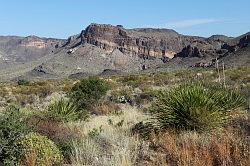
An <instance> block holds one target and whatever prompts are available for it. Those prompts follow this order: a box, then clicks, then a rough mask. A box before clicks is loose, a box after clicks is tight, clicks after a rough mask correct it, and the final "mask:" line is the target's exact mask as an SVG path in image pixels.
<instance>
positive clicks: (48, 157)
mask: <svg viewBox="0 0 250 166" xmlns="http://www.w3.org/2000/svg"><path fill="white" fill-rule="evenodd" d="M17 145H18V146H19V148H20V151H21V155H20V156H21V158H20V164H21V165H29V164H30V163H33V164H34V165H40V166H52V165H59V164H61V163H62V155H61V152H60V151H59V149H58V148H57V146H56V145H55V144H54V143H53V142H52V141H51V140H49V139H48V138H47V137H45V136H42V135H40V134H37V133H29V134H28V135H25V136H23V137H20V138H19V139H18V141H17Z"/></svg>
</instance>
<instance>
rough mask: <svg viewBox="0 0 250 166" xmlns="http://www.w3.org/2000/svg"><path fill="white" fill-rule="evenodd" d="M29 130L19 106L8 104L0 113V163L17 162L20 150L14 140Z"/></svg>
mask: <svg viewBox="0 0 250 166" xmlns="http://www.w3.org/2000/svg"><path fill="white" fill-rule="evenodd" d="M29 131H30V129H29V128H28V127H27V126H26V123H25V118H24V116H23V114H22V113H21V112H20V109H19V108H17V107H15V106H10V107H9V108H7V109H6V111H5V112H4V113H3V114H0V165H1V163H2V164H4V165H15V164H16V163H17V161H18V158H19V155H20V150H19V148H18V146H17V144H16V140H17V139H18V138H19V137H20V136H23V135H25V134H27V133H28V132H29Z"/></svg>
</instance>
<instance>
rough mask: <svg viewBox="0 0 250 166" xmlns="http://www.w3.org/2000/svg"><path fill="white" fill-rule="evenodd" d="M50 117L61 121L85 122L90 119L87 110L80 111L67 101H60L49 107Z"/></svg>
mask: <svg viewBox="0 0 250 166" xmlns="http://www.w3.org/2000/svg"><path fill="white" fill-rule="evenodd" d="M48 116H49V117H50V118H54V120H59V121H64V122H68V121H75V120H79V119H81V120H85V119H86V118H87V117H88V112H87V111H86V110H83V109H81V110H79V109H78V107H77V106H76V105H75V104H74V103H72V102H71V101H69V100H67V99H63V98H62V99H60V100H59V101H56V102H54V103H52V104H51V105H49V108H48Z"/></svg>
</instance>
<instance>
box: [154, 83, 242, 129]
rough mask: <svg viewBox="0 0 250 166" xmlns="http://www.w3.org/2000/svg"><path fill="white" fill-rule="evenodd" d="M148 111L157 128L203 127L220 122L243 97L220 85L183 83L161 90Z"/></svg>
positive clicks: (211, 127)
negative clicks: (152, 116)
mask: <svg viewBox="0 0 250 166" xmlns="http://www.w3.org/2000/svg"><path fill="white" fill-rule="evenodd" d="M157 97H158V100H157V101H156V102H155V103H154V104H153V105H152V107H151V112H152V114H153V115H154V118H155V120H156V122H157V125H158V127H159V128H160V129H166V128H169V127H171V128H175V129H185V130H197V131H206V130H210V129H214V128H217V127H220V126H222V125H223V124H224V123H225V122H226V120H227V119H228V118H229V116H228V115H229V114H230V112H231V111H233V110H234V109H236V108H238V107H241V106H243V104H244V103H245V99H244V98H243V97H241V96H240V95H239V94H238V93H237V92H235V91H232V90H228V89H226V88H223V87H221V86H220V85H214V86H205V85H202V84H184V85H180V86H178V87H174V88H172V89H170V90H169V91H161V92H159V94H158V95H157Z"/></svg>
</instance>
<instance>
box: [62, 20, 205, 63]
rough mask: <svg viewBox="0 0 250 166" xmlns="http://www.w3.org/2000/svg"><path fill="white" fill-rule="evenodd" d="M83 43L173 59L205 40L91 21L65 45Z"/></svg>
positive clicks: (147, 56)
mask: <svg viewBox="0 0 250 166" xmlns="http://www.w3.org/2000/svg"><path fill="white" fill-rule="evenodd" d="M84 43H88V44H92V45H95V46H97V47H99V48H101V49H104V50H105V51H106V52H107V53H111V52H113V51H114V50H115V49H118V50H120V51H121V52H122V53H124V54H128V55H138V56H140V57H143V58H145V59H149V58H150V57H167V58H173V57H174V55H175V54H176V53H177V52H180V51H181V50H182V49H183V47H185V46H187V45H189V44H190V43H205V45H206V44H207V45H209V44H208V43H207V42H206V41H205V39H204V38H200V37H192V36H191V37H187V36H183V35H180V34H178V33H177V32H175V31H173V30H168V29H151V28H146V29H145V28H144V29H124V28H123V27H122V26H113V25H107V24H91V25H90V26H88V27H87V28H86V29H85V30H84V31H82V32H81V34H79V35H77V36H73V37H70V38H69V39H68V41H67V43H66V44H65V47H70V49H71V50H70V51H69V53H71V52H72V51H74V48H75V47H77V46H79V45H82V44H84Z"/></svg>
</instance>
